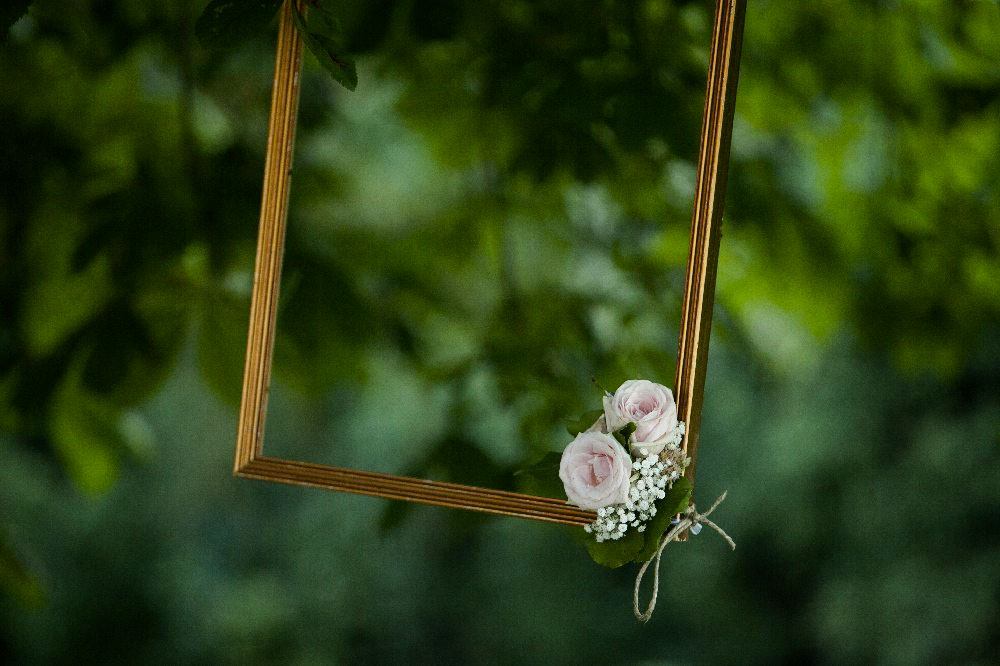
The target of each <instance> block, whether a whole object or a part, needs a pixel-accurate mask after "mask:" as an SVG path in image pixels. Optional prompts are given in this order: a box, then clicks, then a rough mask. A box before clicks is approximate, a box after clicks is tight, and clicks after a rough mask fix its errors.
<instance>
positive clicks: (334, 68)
mask: <svg viewBox="0 0 1000 666" xmlns="http://www.w3.org/2000/svg"><path fill="white" fill-rule="evenodd" d="M292 16H293V17H294V18H295V25H296V26H297V27H298V29H299V32H300V33H301V34H302V39H303V41H305V43H306V46H307V47H309V51H311V52H312V54H313V55H314V56H315V57H316V60H318V61H319V64H320V65H322V66H323V68H324V69H325V70H326V71H328V72H329V73H330V75H331V76H333V78H334V79H335V80H336V81H337V82H338V83H340V85H342V86H344V87H345V88H347V89H348V90H354V89H355V88H357V87H358V70H357V66H356V65H355V64H354V60H353V59H351V58H348V57H347V56H345V55H344V35H343V29H342V27H341V25H340V20H339V19H338V18H337V17H336V16H334V15H333V14H332V13H331V12H329V11H328V10H326V9H324V8H323V7H322V6H321V5H320V4H319V3H318V2H314V3H313V4H312V5H311V8H310V10H309V14H308V16H309V18H308V19H307V18H306V17H304V16H303V15H302V13H301V12H300V11H299V10H298V8H297V7H296V8H295V11H294V12H293V14H292Z"/></svg>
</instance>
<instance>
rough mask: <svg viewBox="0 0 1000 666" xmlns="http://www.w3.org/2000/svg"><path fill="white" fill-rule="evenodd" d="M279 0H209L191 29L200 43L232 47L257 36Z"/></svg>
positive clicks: (270, 18)
mask: <svg viewBox="0 0 1000 666" xmlns="http://www.w3.org/2000/svg"><path fill="white" fill-rule="evenodd" d="M281 3H282V0H212V2H210V3H208V6H207V7H205V11H203V12H202V13H201V16H199V17H198V22H197V23H196V24H195V27H194V32H195V35H196V36H197V37H198V41H200V42H201V43H202V45H203V46H209V47H215V48H223V49H227V48H232V47H234V46H238V45H239V44H242V43H243V42H245V41H247V40H249V39H252V38H253V37H256V36H257V35H259V34H260V33H261V32H263V31H264V30H265V29H266V28H267V26H268V25H269V24H270V23H271V20H272V19H273V18H274V15H275V14H277V13H278V9H279V8H281Z"/></svg>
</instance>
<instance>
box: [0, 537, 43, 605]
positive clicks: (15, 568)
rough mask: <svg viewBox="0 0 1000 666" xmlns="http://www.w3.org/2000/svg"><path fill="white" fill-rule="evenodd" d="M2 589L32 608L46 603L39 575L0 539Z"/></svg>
mask: <svg viewBox="0 0 1000 666" xmlns="http://www.w3.org/2000/svg"><path fill="white" fill-rule="evenodd" d="M0 591H2V592H3V593H4V596H8V597H12V598H14V599H17V600H18V601H20V602H21V604H22V605H24V606H27V607H30V608H38V607H40V606H42V605H43V604H44V603H45V591H44V590H43V589H42V584H41V582H40V581H39V580H38V577H37V576H36V575H35V574H34V572H32V571H31V570H30V569H29V568H28V567H27V565H26V564H25V563H24V561H23V560H22V559H21V558H20V557H19V556H18V554H17V553H16V552H14V549H13V548H11V547H10V545H9V544H7V543H6V542H5V541H0Z"/></svg>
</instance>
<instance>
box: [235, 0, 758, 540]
mask: <svg viewBox="0 0 1000 666" xmlns="http://www.w3.org/2000/svg"><path fill="white" fill-rule="evenodd" d="M291 1H292V0H288V2H286V3H285V5H284V7H283V8H282V10H281V18H280V24H279V28H278V45H277V51H276V56H275V68H274V88H273V93H272V99H271V117H270V123H269V127H268V136H267V157H266V162H265V169H264V192H263V200H262V202H261V213H260V229H259V232H258V237H257V257H256V266H255V269H254V281H253V291H252V295H251V302H250V326H249V334H248V336H247V353H246V365H245V368H244V376H243V393H242V399H241V404H240V413H239V431H238V434H237V440H236V462H235V465H234V470H233V471H234V473H235V474H236V475H237V476H241V477H246V478H250V479H261V480H265V481H277V482H279V483H288V484H294V485H300V486H312V487H316V488H325V489H327V490H338V491H342V492H349V493H358V494H362V495H373V496H376V497H386V498H390V499H396V500H405V501H409V502H419V503H423V504H432V505H437V506H447V507H453V508H459V509H471V510H474V511H484V512H488V513H495V514H503V515H509V516H520V517H522V518H532V519H535V520H543V521H549V522H554V523H566V524H573V525H583V524H586V523H589V522H591V521H592V520H593V519H594V514H593V513H592V512H590V511H584V510H581V509H578V508H576V507H573V506H570V505H568V504H567V503H566V502H565V501H562V500H558V499H552V498H548V497H535V496H532V495H524V494H521V493H514V492H508V491H503V490H493V489H489V488H479V487H476V486H467V485H461V484H456V483H442V482H438V481H429V480H425V479H417V478H410V477H402V476H393V475H390V474H380V473H376V472H366V471H361V470H355V469H345V468H339V467H332V466H329V465H320V464H316V463H305V462H298V461H294V460H283V459H280V458H272V457H269V456H265V455H264V453H263V450H262V444H263V435H264V419H265V415H266V407H267V396H268V390H269V385H270V375H271V357H272V353H273V351H274V335H275V316H276V313H277V309H278V308H277V305H278V288H279V284H280V279H281V261H282V255H283V252H284V241H285V223H286V220H287V214H288V191H289V182H290V178H291V172H292V153H293V146H294V143H295V123H296V116H297V113H298V100H299V72H300V70H301V66H302V43H301V41H300V38H299V33H298V31H297V30H296V29H295V25H294V22H293V20H292V13H291V4H290V2H291ZM745 8H746V0H716V9H715V22H714V31H713V37H712V46H711V56H710V59H709V67H708V86H707V93H706V96H705V111H704V115H703V117H702V127H701V144H700V148H699V157H698V171H697V174H698V175H697V181H696V187H695V195H694V207H693V212H692V217H691V239H690V248H689V253H688V264H687V276H686V281H685V287H684V301H683V306H682V313H681V326H680V338H679V342H678V350H677V374H676V378H675V383H674V386H675V391H676V394H677V407H678V412H679V413H678V416H679V418H681V419H682V420H684V421H685V422H686V423H687V435H686V437H685V440H684V448H685V450H686V451H687V453H688V455H690V456H691V458H692V464H691V466H690V467H688V470H687V476H688V477H689V478H690V479H691V480H692V482H693V481H694V470H695V464H694V461H695V460H696V458H697V451H698V434H699V425H700V422H701V407H702V399H703V396H704V388H705V366H706V364H707V360H708V342H709V331H710V328H711V323H712V304H713V301H714V296H715V269H716V264H717V262H718V257H719V239H720V235H721V229H720V227H721V223H722V210H723V202H724V198H725V192H726V176H727V170H728V161H729V143H730V137H731V134H732V120H733V107H734V102H735V97H736V84H737V79H738V75H739V60H740V46H741V41H742V34H743V17H744V12H745Z"/></svg>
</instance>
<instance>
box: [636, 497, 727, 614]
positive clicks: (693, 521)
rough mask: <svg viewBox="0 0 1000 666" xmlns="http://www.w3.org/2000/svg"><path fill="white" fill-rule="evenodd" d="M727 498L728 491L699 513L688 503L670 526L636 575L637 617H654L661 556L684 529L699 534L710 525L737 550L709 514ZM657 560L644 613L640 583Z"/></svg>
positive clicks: (658, 589)
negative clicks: (651, 588)
mask: <svg viewBox="0 0 1000 666" xmlns="http://www.w3.org/2000/svg"><path fill="white" fill-rule="evenodd" d="M724 499H726V493H722V494H721V495H719V498H718V499H717V500H715V503H714V504H712V508H710V509H709V510H708V511H706V512H705V513H698V509H697V508H695V505H694V502H692V503H690V504H688V508H687V509H685V510H684V513H682V514H681V519H680V521H679V522H677V524H676V525H674V526H673V527H671V528H670V531H669V532H667V533H666V534H665V535H664V536H663V540H662V541H661V542H660V545H659V547H658V548H657V549H656V555H654V556H653V557H651V558H649V559H648V560H646V561H645V562H643V563H642V568H641V569H639V573H638V574H637V575H636V577H635V592H634V594H633V595H632V612H633V613H634V614H635V617H636V619H637V620H639V621H640V622H648V621H649V618H651V617H653V609H654V608H656V595H657V593H658V592H659V591H660V556H661V555H663V550H664V549H665V548H666V547H667V544H669V543H670V542H671V541H676V540H677V538H678V537H679V536H680V535H681V534H683V533H684V530H687V529H690V530H691V532H692V533H693V534H698V532H700V531H701V526H702V525H708V526H709V527H711V528H712V529H713V530H715V531H716V532H718V533H719V535H721V536H722V538H723V539H725V540H726V543H728V544H729V547H730V548H732V549H733V550H736V542H735V541H733V540H732V538H730V536H729V535H728V534H726V532H725V530H723V529H722V528H721V527H719V526H718V525H716V524H715V523H713V522H712V521H711V520H709V518H708V517H709V516H710V515H711V514H712V512H713V511H715V510H716V509H717V508H718V506H719V505H720V504H722V501H723V500H724ZM654 561H655V563H656V565H655V566H654V567H653V597H652V598H651V599H650V600H649V605H648V606H646V612H645V613H642V612H640V611H639V585H640V584H641V583H642V577H643V576H644V575H646V569H648V568H649V565H650V564H652V563H653V562H654Z"/></svg>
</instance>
